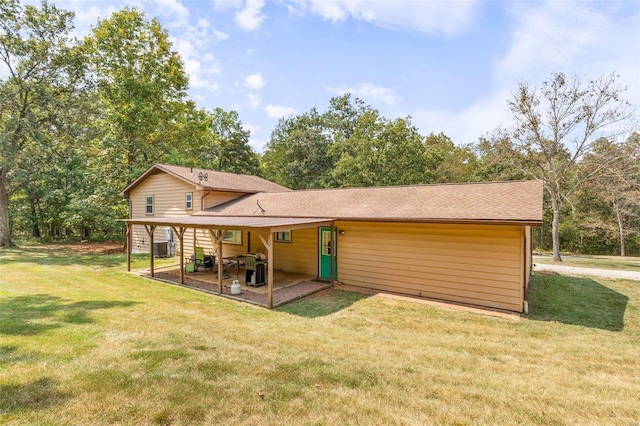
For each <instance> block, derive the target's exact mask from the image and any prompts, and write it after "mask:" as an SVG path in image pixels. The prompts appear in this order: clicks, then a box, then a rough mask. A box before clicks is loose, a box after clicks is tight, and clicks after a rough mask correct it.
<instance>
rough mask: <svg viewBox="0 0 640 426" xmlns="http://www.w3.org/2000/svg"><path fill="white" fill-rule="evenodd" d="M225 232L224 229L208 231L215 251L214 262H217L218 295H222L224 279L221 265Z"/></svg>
mask: <svg viewBox="0 0 640 426" xmlns="http://www.w3.org/2000/svg"><path fill="white" fill-rule="evenodd" d="M226 232H227V231H226V230H225V229H209V235H210V236H211V242H213V245H214V247H215V249H216V260H217V262H218V293H219V294H222V281H223V278H224V267H223V266H224V265H222V239H223V238H224V234H225V233H226Z"/></svg>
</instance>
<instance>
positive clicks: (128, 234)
mask: <svg viewBox="0 0 640 426" xmlns="http://www.w3.org/2000/svg"><path fill="white" fill-rule="evenodd" d="M125 235H126V237H127V272H131V224H130V223H127V231H126V234H125Z"/></svg>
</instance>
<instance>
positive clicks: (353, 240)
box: [123, 165, 543, 312]
mask: <svg viewBox="0 0 640 426" xmlns="http://www.w3.org/2000/svg"><path fill="white" fill-rule="evenodd" d="M205 174H206V175H207V180H206V181H205V180H204V175H205ZM201 176H202V178H201ZM123 193H124V194H125V195H126V196H127V197H128V198H129V201H130V218H129V219H128V220H127V221H126V222H127V229H128V230H130V231H129V236H130V238H129V242H130V247H131V250H132V251H134V250H141V251H146V252H149V251H150V250H151V247H150V245H149V244H150V243H152V241H151V237H152V236H153V238H155V239H156V241H157V239H158V238H166V236H164V235H163V232H165V231H166V229H167V228H169V229H172V230H173V231H172V234H174V235H175V236H177V237H178V238H177V240H178V241H179V244H180V249H177V250H178V251H180V253H182V254H189V253H191V250H192V247H195V245H196V244H197V245H198V246H205V247H207V248H208V249H209V250H210V251H214V252H216V254H217V255H218V256H220V258H222V257H223V256H232V255H236V254H242V253H248V252H254V251H255V250H256V249H263V250H265V252H266V253H267V256H268V262H267V264H268V268H269V272H268V274H267V276H268V279H269V281H270V282H269V306H271V289H272V285H273V283H272V282H271V281H272V277H273V271H274V270H285V271H291V272H297V273H305V274H312V275H314V276H317V277H318V278H320V279H326V280H329V281H332V282H333V281H334V280H335V281H338V282H340V283H344V284H348V285H353V286H359V287H366V288H370V289H376V290H381V291H391V292H396V293H401V294H408V295H414V296H421V297H429V298H436V299H442V300H449V301H455V302H462V303H468V304H473V305H480V306H486V307H492V308H500V309H506V310H510V311H516V312H522V311H523V307H524V301H525V300H526V292H527V286H528V283H529V279H530V276H531V273H532V266H533V265H532V239H531V235H532V226H537V225H540V224H541V223H542V196H543V187H542V182H541V181H515V182H488V183H468V184H443V185H412V186H393V187H374V188H342V189H321V190H297V191H292V190H289V189H287V188H284V187H281V186H279V185H276V184H274V183H271V182H268V181H265V180H263V179H260V178H257V177H252V176H242V175H234V174H229V173H220V172H215V171H205V170H199V169H193V170H191V169H189V168H183V167H176V166H167V165H155V166H153V167H151V168H150V169H149V170H147V172H145V173H144V174H143V175H142V176H141V177H140V178H139V179H137V180H136V181H135V182H133V183H132V184H131V185H129V186H128V187H127V188H126V189H125V190H124V191H123ZM190 193H191V195H190V196H189V195H188V194H190ZM189 200H191V203H189ZM159 230H160V232H159ZM154 231H155V233H154ZM183 257H184V256H181V261H182V258H183ZM152 259H153V257H152ZM152 269H153V265H152ZM181 270H182V267H181ZM220 276H221V274H220ZM181 279H182V276H181ZM219 282H220V284H219V289H220V293H222V280H221V279H220V280H219Z"/></svg>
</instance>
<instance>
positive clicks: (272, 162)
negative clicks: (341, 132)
mask: <svg viewBox="0 0 640 426" xmlns="http://www.w3.org/2000/svg"><path fill="white" fill-rule="evenodd" d="M332 144H333V141H332V136H331V129H330V128H329V126H328V123H327V121H326V117H325V116H324V115H321V114H319V113H318V111H317V110H316V109H315V108H313V109H312V110H311V111H309V112H308V113H305V114H301V115H298V116H296V117H291V118H288V119H281V120H280V122H279V123H278V125H277V126H276V128H275V130H274V131H273V132H272V133H271V139H270V140H269V143H268V144H267V147H266V149H265V152H264V154H263V157H262V173H263V176H264V177H265V178H266V179H269V180H271V181H273V182H276V183H279V184H280V185H284V186H286V187H288V188H292V189H308V188H325V187H328V186H331V184H330V182H331V176H330V173H331V170H332V169H333V164H334V160H333V158H332V156H331V154H330V147H331V145H332Z"/></svg>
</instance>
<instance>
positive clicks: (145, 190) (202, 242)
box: [129, 173, 247, 257]
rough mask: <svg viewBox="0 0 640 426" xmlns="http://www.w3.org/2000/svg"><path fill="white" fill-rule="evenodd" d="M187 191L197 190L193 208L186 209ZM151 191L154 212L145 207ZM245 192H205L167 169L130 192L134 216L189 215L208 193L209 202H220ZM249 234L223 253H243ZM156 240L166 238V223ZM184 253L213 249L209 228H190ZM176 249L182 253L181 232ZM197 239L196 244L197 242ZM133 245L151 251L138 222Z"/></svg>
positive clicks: (185, 238) (197, 209) (133, 229)
mask: <svg viewBox="0 0 640 426" xmlns="http://www.w3.org/2000/svg"><path fill="white" fill-rule="evenodd" d="M187 192H192V193H193V209H191V210H187V209H186V199H185V194H186V193H187ZM147 195H153V197H154V214H153V215H147V214H146V211H145V207H146V205H145V197H146V196H147ZM241 195H243V194H240V193H229V192H208V191H207V192H205V191H197V190H195V187H194V186H193V185H191V184H189V183H187V182H184V181H183V180H180V179H178V178H176V177H174V176H171V175H168V174H166V173H156V174H153V175H151V176H149V177H148V178H147V179H145V180H144V181H143V182H142V183H140V185H138V186H137V187H135V188H134V189H133V190H132V191H131V194H130V197H129V198H130V200H131V215H132V217H133V218H144V217H179V216H189V215H192V214H193V213H196V212H198V211H200V210H201V208H200V207H201V199H202V197H203V196H205V200H206V203H209V202H210V200H212V201H211V202H216V200H218V201H221V202H225V201H228V200H229V199H232V198H236V197H238V196H241ZM246 235H247V233H246V232H244V235H243V245H242V246H237V245H231V244H224V246H223V256H224V257H227V256H233V255H235V254H239V253H245V252H246V246H247V243H246ZM153 238H154V241H166V240H167V234H166V227H164V226H162V227H157V228H156V231H155V232H154V236H153ZM184 240H185V241H184V252H185V253H184V256H190V255H191V253H193V247H195V246H196V245H197V246H198V247H203V248H204V249H205V253H209V252H213V251H214V249H213V244H212V243H211V238H210V237H209V233H208V231H205V230H202V229H198V230H196V232H195V240H194V230H193V229H187V231H186V233H185V236H184ZM174 241H175V252H176V254H178V255H179V253H178V251H179V247H180V246H179V241H178V239H177V236H174ZM194 241H195V244H194ZM132 246H133V247H132V248H133V251H134V252H137V253H149V235H148V234H147V231H146V230H145V229H144V226H138V225H134V226H132Z"/></svg>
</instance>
